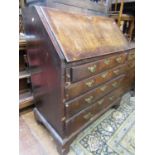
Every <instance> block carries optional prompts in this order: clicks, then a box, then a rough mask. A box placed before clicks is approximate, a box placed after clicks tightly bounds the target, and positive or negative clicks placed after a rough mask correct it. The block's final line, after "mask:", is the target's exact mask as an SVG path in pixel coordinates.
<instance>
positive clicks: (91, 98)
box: [85, 96, 94, 103]
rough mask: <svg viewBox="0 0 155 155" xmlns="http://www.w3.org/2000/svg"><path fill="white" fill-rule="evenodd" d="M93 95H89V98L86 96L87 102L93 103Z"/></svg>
mask: <svg viewBox="0 0 155 155" xmlns="http://www.w3.org/2000/svg"><path fill="white" fill-rule="evenodd" d="M93 98H94V97H93V96H90V97H88V98H85V102H87V103H91V102H92V100H93Z"/></svg>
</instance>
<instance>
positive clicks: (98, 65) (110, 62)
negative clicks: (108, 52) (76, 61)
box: [71, 53, 126, 82]
mask: <svg viewBox="0 0 155 155" xmlns="http://www.w3.org/2000/svg"><path fill="white" fill-rule="evenodd" d="M125 60H126V53H122V54H117V55H113V56H108V57H106V58H104V59H102V60H99V61H96V62H93V63H88V64H85V65H80V66H76V67H72V69H71V81H72V82H76V81H79V80H82V79H84V78H87V77H90V76H93V75H95V74H97V73H100V72H103V71H104V69H108V68H111V67H114V66H116V65H119V64H122V63H124V62H125Z"/></svg>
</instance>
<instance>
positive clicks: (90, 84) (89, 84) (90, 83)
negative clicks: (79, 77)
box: [86, 80, 95, 87]
mask: <svg viewBox="0 0 155 155" xmlns="http://www.w3.org/2000/svg"><path fill="white" fill-rule="evenodd" d="M94 82H95V81H94V80H91V81H89V82H86V85H87V86H88V87H92V86H93V84H94Z"/></svg>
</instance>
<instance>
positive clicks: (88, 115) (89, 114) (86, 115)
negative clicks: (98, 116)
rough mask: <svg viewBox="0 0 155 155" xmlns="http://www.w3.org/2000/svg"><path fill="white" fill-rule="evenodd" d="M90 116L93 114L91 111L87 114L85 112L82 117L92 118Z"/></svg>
mask: <svg viewBox="0 0 155 155" xmlns="http://www.w3.org/2000/svg"><path fill="white" fill-rule="evenodd" d="M92 117H93V114H92V113H91V112H89V113H87V114H85V115H84V116H83V118H84V119H86V120H89V119H90V118H92Z"/></svg>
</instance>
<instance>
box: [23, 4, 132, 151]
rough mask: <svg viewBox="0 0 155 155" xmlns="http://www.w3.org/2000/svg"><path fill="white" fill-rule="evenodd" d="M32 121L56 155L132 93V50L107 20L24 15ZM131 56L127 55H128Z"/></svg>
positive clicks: (50, 12) (31, 11) (49, 12)
mask: <svg viewBox="0 0 155 155" xmlns="http://www.w3.org/2000/svg"><path fill="white" fill-rule="evenodd" d="M24 23H25V33H26V35H27V36H34V38H35V40H31V41H28V42H27V44H28V45H27V54H28V63H29V66H30V69H31V81H32V86H33V93H34V98H35V106H36V108H35V109H34V112H35V117H36V119H37V121H38V122H40V123H42V124H43V125H45V127H46V128H47V129H48V130H49V132H50V134H51V135H52V136H53V138H54V139H55V141H56V143H57V148H58V151H59V153H60V154H65V153H66V152H68V150H69V145H70V143H71V142H72V141H73V140H74V139H75V137H76V136H77V135H78V134H79V133H80V132H81V131H82V130H83V129H84V128H86V127H87V126H88V125H89V124H90V123H92V122H93V121H95V120H96V119H97V118H98V117H99V116H100V115H102V114H103V113H104V112H105V111H107V110H108V109H109V108H110V107H113V106H114V105H117V104H118V103H119V101H120V99H121V96H122V95H123V94H124V93H125V92H126V91H128V90H130V89H131V87H132V85H131V81H130V80H128V74H127V73H128V70H129V68H130V65H129V66H128V57H130V56H129V55H130V54H129V53H130V52H131V51H134V47H131V46H129V44H128V42H127V40H126V39H125V38H124V36H123V34H122V33H121V31H120V30H119V28H118V26H117V24H116V23H115V22H114V21H113V20H112V19H111V18H107V17H101V16H90V15H86V14H75V13H74V14H73V13H69V12H65V11H61V10H56V9H52V8H47V7H39V6H35V7H31V8H27V9H25V10H24ZM131 57H132V56H131Z"/></svg>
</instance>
